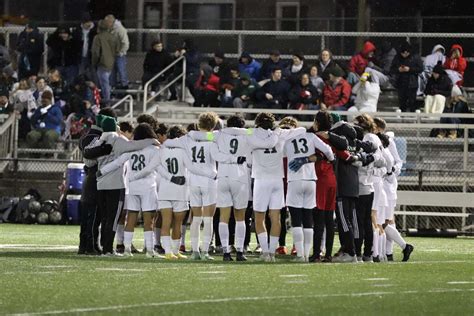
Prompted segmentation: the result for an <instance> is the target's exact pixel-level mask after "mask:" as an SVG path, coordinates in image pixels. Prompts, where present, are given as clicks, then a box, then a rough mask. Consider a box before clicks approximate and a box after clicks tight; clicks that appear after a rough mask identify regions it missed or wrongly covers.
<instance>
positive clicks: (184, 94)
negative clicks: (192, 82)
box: [181, 58, 186, 102]
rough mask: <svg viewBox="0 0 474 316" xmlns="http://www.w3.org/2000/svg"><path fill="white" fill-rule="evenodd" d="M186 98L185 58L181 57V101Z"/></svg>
mask: <svg viewBox="0 0 474 316" xmlns="http://www.w3.org/2000/svg"><path fill="white" fill-rule="evenodd" d="M184 100H186V58H183V84H182V88H181V101H183V102H184Z"/></svg>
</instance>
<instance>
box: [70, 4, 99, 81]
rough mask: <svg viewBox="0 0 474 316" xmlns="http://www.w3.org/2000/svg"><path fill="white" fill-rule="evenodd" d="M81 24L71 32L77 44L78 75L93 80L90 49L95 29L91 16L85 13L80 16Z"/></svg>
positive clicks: (95, 32) (93, 73)
mask: <svg viewBox="0 0 474 316" xmlns="http://www.w3.org/2000/svg"><path fill="white" fill-rule="evenodd" d="M81 20H82V22H81V24H80V25H78V26H76V27H75V28H74V29H73V31H72V37H73V38H75V39H76V40H77V41H78V42H79V49H80V64H79V74H85V75H86V76H87V77H88V78H89V79H90V80H92V79H94V78H95V72H94V70H93V69H92V64H91V48H92V41H93V40H94V36H96V34H97V28H96V26H95V24H94V21H92V18H91V15H90V14H89V13H87V12H85V13H84V14H83V15H82V19H81Z"/></svg>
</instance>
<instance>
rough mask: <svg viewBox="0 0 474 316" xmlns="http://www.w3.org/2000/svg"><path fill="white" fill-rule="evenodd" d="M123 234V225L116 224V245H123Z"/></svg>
mask: <svg viewBox="0 0 474 316" xmlns="http://www.w3.org/2000/svg"><path fill="white" fill-rule="evenodd" d="M123 234H124V226H123V225H120V224H119V225H117V231H116V232H115V241H116V242H117V245H123V238H124V237H123Z"/></svg>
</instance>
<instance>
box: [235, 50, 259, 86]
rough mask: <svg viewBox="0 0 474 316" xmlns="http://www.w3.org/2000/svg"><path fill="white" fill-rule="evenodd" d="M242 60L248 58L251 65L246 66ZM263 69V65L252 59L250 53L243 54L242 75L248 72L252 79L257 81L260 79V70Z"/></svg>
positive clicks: (240, 67)
mask: <svg viewBox="0 0 474 316" xmlns="http://www.w3.org/2000/svg"><path fill="white" fill-rule="evenodd" d="M242 58H248V59H249V63H248V64H244V63H243V62H242ZM261 68H262V64H260V63H259V62H258V61H256V60H255V59H253V58H252V56H250V54H249V53H248V52H243V53H242V55H241V56H240V59H239V71H240V73H243V72H246V73H248V74H249V75H250V77H251V78H253V79H255V80H259V79H260V69H261Z"/></svg>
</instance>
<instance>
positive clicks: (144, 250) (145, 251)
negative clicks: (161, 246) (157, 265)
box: [137, 247, 148, 254]
mask: <svg viewBox="0 0 474 316" xmlns="http://www.w3.org/2000/svg"><path fill="white" fill-rule="evenodd" d="M137 251H138V253H142V254H146V253H148V250H146V247H143V249H142V251H139V250H138V249H137Z"/></svg>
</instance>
